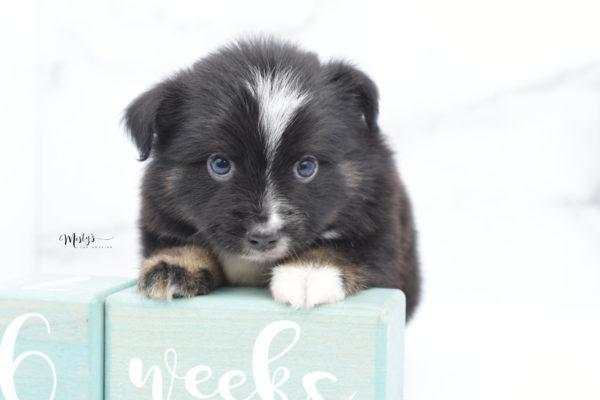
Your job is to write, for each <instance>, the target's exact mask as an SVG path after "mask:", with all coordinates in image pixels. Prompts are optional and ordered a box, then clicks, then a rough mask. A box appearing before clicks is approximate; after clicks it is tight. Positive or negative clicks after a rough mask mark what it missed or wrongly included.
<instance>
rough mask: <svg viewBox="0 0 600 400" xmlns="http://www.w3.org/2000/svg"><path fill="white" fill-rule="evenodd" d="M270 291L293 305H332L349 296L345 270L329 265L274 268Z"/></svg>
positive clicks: (295, 265)
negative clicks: (347, 294) (345, 284)
mask: <svg viewBox="0 0 600 400" xmlns="http://www.w3.org/2000/svg"><path fill="white" fill-rule="evenodd" d="M270 289H271V294H272V295H273V298H274V299H275V301H277V302H279V303H284V304H290V305H291V306H292V308H294V309H298V308H312V307H314V306H316V305H318V304H333V303H337V302H339V301H342V300H343V299H344V298H345V297H346V290H345V288H344V280H343V275H342V271H340V269H339V268H337V267H334V266H330V265H316V266H315V265H302V264H284V265H279V266H277V267H275V268H273V272H272V277H271V283H270Z"/></svg>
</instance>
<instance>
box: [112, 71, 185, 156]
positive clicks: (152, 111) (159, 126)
mask: <svg viewBox="0 0 600 400" xmlns="http://www.w3.org/2000/svg"><path fill="white" fill-rule="evenodd" d="M176 86H177V80H176V79H167V80H165V81H163V82H161V83H159V84H157V85H155V86H154V87H152V88H151V89H149V90H148V91H146V92H144V93H142V94H141V95H139V96H138V97H137V98H136V99H135V100H134V101H133V102H131V104H129V106H127V108H126V109H125V115H124V117H123V120H124V122H125V125H126V127H127V130H128V131H129V135H130V136H131V139H132V140H133V142H134V143H135V145H136V147H137V148H138V151H139V153H140V158H139V160H140V161H144V160H146V159H147V158H148V157H149V156H150V151H151V149H152V146H153V144H154V143H155V141H157V140H158V139H161V138H162V139H166V137H167V136H169V135H171V134H172V131H173V130H175V123H176V121H177V117H176V115H175V112H176V110H177V105H178V98H179V96H178V92H177V87H176Z"/></svg>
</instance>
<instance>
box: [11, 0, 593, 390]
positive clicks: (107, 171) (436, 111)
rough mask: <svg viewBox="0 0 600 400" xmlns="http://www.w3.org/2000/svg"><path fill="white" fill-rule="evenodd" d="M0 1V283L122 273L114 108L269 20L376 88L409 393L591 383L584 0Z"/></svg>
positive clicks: (589, 44)
mask: <svg viewBox="0 0 600 400" xmlns="http://www.w3.org/2000/svg"><path fill="white" fill-rule="evenodd" d="M1 4H2V5H1V6H0V7H1V8H0V45H1V47H0V48H1V49H2V51H1V54H2V56H1V60H2V61H1V63H0V85H1V86H0V91H1V93H0V116H1V120H0V121H1V122H0V126H1V131H2V141H1V144H0V169H1V170H0V176H1V179H2V180H1V182H0V187H2V196H1V197H0V201H1V207H0V217H1V222H2V226H1V228H0V243H1V246H2V247H1V248H2V256H3V257H2V264H1V267H0V268H1V271H2V275H0V280H4V279H8V278H9V277H14V276H17V275H23V274H26V273H29V272H31V271H41V272H63V273H78V274H79V273H90V274H96V275H122V276H135V274H136V269H137V266H138V262H139V249H138V243H137V230H136V219H137V212H138V202H139V198H138V188H139V181H140V176H141V171H142V169H143V164H141V163H138V162H136V157H137V154H136V152H135V149H134V148H133V146H132V145H131V144H130V143H129V142H128V141H127V139H126V137H125V135H124V133H123V130H122V127H121V126H120V118H121V115H122V114H121V112H122V110H123V108H124V107H125V106H126V105H127V103H128V102H129V101H130V100H131V99H133V98H134V97H135V96H136V95H137V94H139V93H140V92H141V91H143V90H145V89H146V88H148V87H149V86H150V85H152V84H153V83H155V82H157V81H158V80H160V79H162V78H164V77H166V76H168V75H169V74H170V73H171V72H173V71H175V70H177V69H178V68H181V67H185V66H187V65H189V64H190V63H192V62H193V61H194V60H196V59H197V58H199V57H201V56H202V55H205V54H206V53H207V52H209V51H211V50H214V49H215V48H216V47H218V46H219V45H221V44H224V43H227V42H228V41H230V40H232V39H235V38H240V37H244V36H245V35H247V34H254V33H272V34H275V35H277V36H280V37H282V38H287V39H291V40H293V41H295V42H297V43H299V44H301V45H302V46H303V47H306V48H308V49H311V50H314V51H316V52H318V53H319V54H320V55H321V56H322V57H323V59H328V58H330V57H344V58H347V59H349V60H352V61H354V62H356V63H357V64H358V65H359V66H360V67H361V68H363V69H364V70H365V71H366V72H367V73H368V74H370V76H371V77H372V78H373V79H374V80H375V81H376V82H377V84H378V85H379V88H380V92H381V118H380V125H381V127H382V128H383V129H384V130H385V131H386V132H387V134H388V136H389V141H390V143H391V145H392V146H393V148H394V150H395V151H396V155H397V160H398V163H399V166H400V170H401V173H402V176H403V178H404V180H405V182H406V185H407V187H408V189H409V191H410V193H411V195H412V198H413V202H414V205H415V212H416V218H417V223H418V228H419V231H420V252H421V258H422V264H423V277H424V296H423V302H422V304H421V307H420V309H419V311H418V314H417V315H416V318H415V319H414V321H413V322H412V323H411V324H410V326H409V328H408V332H407V341H406V346H407V350H406V362H405V364H406V376H405V379H406V390H405V393H406V398H407V399H409V400H415V399H427V400H430V399H473V400H480V399H569V400H570V399H596V400H597V399H599V398H600V344H599V342H600V339H599V338H600V22H599V21H600V4H598V2H597V1H587V2H586V1H579V0H571V1H533V0H503V1H497V2H489V1H467V0H458V1H443V0H421V1H418V2H417V1H403V2H391V1H390V2H382V1H371V2H358V1H327V2H326V1H322V0H321V1H316V0H313V1H303V2H296V3H293V4H292V3H287V2H281V1H280V2H263V1H258V2H257V1H254V2H244V1H239V2H227V1H221V2H215V1H210V2H196V1H179V0H177V1H169V2H159V1H144V2H132V1H104V2H67V1H51V2H50V1H48V2H44V1H37V2H32V1H22V2H11V3H10V4H8V3H4V2H3V3H1ZM68 232H88V233H95V234H97V235H103V236H112V237H114V239H113V240H112V241H111V242H110V245H111V246H112V248H110V249H85V250H84V249H73V248H69V247H66V246H64V245H62V244H61V243H60V242H59V240H58V238H59V236H60V235H61V234H62V233H68Z"/></svg>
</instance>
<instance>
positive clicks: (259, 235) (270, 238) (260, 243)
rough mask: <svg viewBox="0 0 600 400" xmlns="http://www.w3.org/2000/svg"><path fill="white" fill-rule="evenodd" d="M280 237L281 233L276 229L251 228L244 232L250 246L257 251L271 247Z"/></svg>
mask: <svg viewBox="0 0 600 400" xmlns="http://www.w3.org/2000/svg"><path fill="white" fill-rule="evenodd" d="M280 237H281V234H280V233H279V230H277V229H268V230H264V229H251V230H250V231H248V233H247V234H246V238H247V239H248V243H249V244H250V247H251V248H253V249H254V250H259V251H268V250H271V249H273V248H274V247H275V246H276V245H277V242H278V241H279V238H280Z"/></svg>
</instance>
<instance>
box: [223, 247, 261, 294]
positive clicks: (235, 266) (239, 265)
mask: <svg viewBox="0 0 600 400" xmlns="http://www.w3.org/2000/svg"><path fill="white" fill-rule="evenodd" d="M218 258H219V261H220V263H221V266H222V267H223V272H224V273H225V276H226V277H227V280H228V281H229V282H230V283H231V284H233V285H251V286H264V285H266V283H267V281H268V278H269V268H270V267H271V266H272V263H270V262H268V261H253V260H249V259H244V258H242V257H240V256H237V255H235V254H231V253H226V252H220V253H219V254H218Z"/></svg>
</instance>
